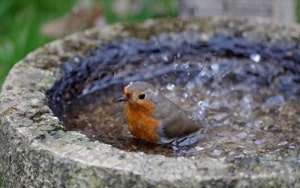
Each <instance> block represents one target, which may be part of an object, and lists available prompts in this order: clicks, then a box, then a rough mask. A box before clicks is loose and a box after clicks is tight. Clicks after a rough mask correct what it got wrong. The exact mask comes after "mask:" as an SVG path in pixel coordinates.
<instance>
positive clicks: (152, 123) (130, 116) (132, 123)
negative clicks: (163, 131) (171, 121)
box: [126, 105, 159, 143]
mask: <svg viewBox="0 0 300 188" xmlns="http://www.w3.org/2000/svg"><path fill="white" fill-rule="evenodd" d="M126 120H127V123H128V128H129V131H130V132H131V134H133V135H134V136H135V137H137V138H143V139H145V140H147V141H148V142H153V143H157V142H158V140H159V136H158V132H157V129H158V126H159V120H157V119H155V118H153V117H151V116H148V115H146V114H144V113H141V112H140V111H138V110H135V109H132V108H131V107H130V106H129V105H127V107H126Z"/></svg>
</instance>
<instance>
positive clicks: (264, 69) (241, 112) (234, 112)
mask: <svg viewBox="0 0 300 188" xmlns="http://www.w3.org/2000/svg"><path fill="white" fill-rule="evenodd" d="M174 35H175V34H174ZM188 36H189V35H186V34H185V35H184V37H188ZM172 37H174V36H172ZM193 37H195V38H201V37H196V36H195V35H193ZM172 40H174V42H173V43H171V42H170V38H169V37H167V35H164V36H160V37H153V38H152V39H150V40H149V41H148V42H147V41H146V42H145V41H143V42H140V41H139V40H130V39H128V40H126V41H123V42H119V43H117V44H115V43H114V45H112V44H110V45H107V46H104V47H102V49H101V50H100V51H96V52H93V53H94V54H96V55H95V56H93V57H91V58H90V59H89V58H85V57H78V58H76V60H74V61H75V62H76V64H72V62H71V63H69V64H68V63H67V64H66V67H65V70H66V72H67V73H66V75H65V77H63V78H62V80H63V82H62V83H58V84H57V85H56V88H55V89H54V90H53V91H52V92H53V93H52V95H51V97H52V98H51V100H53V101H54V103H55V105H54V106H56V107H57V106H59V105H57V104H62V106H61V108H59V109H55V110H54V112H55V113H56V114H57V115H58V117H59V118H60V120H62V121H63V123H64V125H65V126H66V127H67V129H68V130H75V131H79V132H81V133H82V134H85V135H87V136H88V137H89V138H91V139H92V140H97V141H100V142H104V143H106V144H110V145H112V146H114V147H117V148H120V149H123V150H126V151H132V152H135V151H142V152H145V153H149V154H163V155H167V156H178V155H184V156H193V157H205V156H209V157H214V158H219V157H224V156H225V157H226V156H228V157H236V158H239V157H244V156H247V155H256V154H260V153H270V154H272V153H277V152H281V151H284V150H288V149H295V148H296V146H298V145H300V140H299V138H298V137H299V135H300V130H299V128H298V127H297V125H299V119H300V118H299V117H300V114H299V112H300V100H299V93H300V86H299V85H300V84H299V75H300V73H299V70H300V69H299V70H298V69H296V68H297V67H299V65H298V64H295V62H296V61H298V60H297V59H294V60H291V57H290V56H289V58H290V59H288V60H289V64H282V62H283V61H281V60H284V61H287V60H286V59H285V56H284V53H282V54H276V56H275V55H274V57H276V58H277V59H274V58H273V56H272V53H273V52H272V50H270V49H269V51H268V53H267V52H266V51H264V50H263V49H261V50H260V51H259V52H255V53H253V50H251V53H249V52H248V51H247V48H249V49H252V48H254V47H256V46H255V45H256V44H253V43H249V42H247V41H246V42H245V41H244V39H242V38H237V39H236V40H235V42H237V43H238V41H239V40H240V41H241V42H242V43H243V45H244V47H245V49H243V50H244V51H241V49H235V48H236V47H235V45H230V44H231V43H232V41H231V40H230V37H229V39H228V37H224V36H223V37H222V36H217V37H215V38H211V39H209V40H208V42H207V43H205V44H202V43H201V44H200V43H199V44H198V43H195V44H193V41H194V40H188V41H189V43H188V44H189V45H191V46H189V48H187V47H186V45H187V43H184V38H181V39H178V40H176V37H175V38H174V39H172ZM225 43H226V44H228V45H224V44H225ZM170 44H172V45H170ZM199 45H200V46H202V48H198V47H199ZM119 46H122V47H121V48H120V47H119ZM197 46H198V47H197ZM237 46H238V45H237ZM258 46H259V45H258ZM266 48H267V47H266ZM199 49H201V50H202V51H199ZM197 50H198V51H197ZM235 50H236V51H235ZM296 50H299V49H295V51H296ZM237 55H238V56H237ZM272 58H273V59H272ZM295 58H296V56H295ZM278 59H279V60H278ZM299 61H300V60H299ZM299 61H298V62H299ZM133 64H134V66H133ZM78 65H80V66H79V67H77V66H78ZM103 67H105V68H107V69H105V70H104V69H103ZM293 67H294V68H295V69H293ZM85 71H86V72H85ZM88 71H91V72H88ZM297 71H298V72H297ZM77 76H78V77H77ZM135 80H146V81H148V82H151V83H153V84H154V85H155V86H157V88H158V89H159V90H160V92H161V93H162V94H163V95H166V96H168V97H169V98H170V100H172V101H173V102H174V103H176V104H177V105H179V106H181V107H182V108H184V109H186V110H189V111H191V112H193V117H195V118H199V119H201V120H202V129H201V131H199V133H197V134H194V135H191V136H190V137H189V138H184V139H181V140H178V141H176V142H173V143H170V144H167V145H156V144H150V143H147V142H145V141H142V140H137V139H135V138H133V137H132V135H131V134H130V133H129V131H128V129H127V124H126V120H125V114H124V106H123V104H121V103H116V99H117V98H118V97H120V96H121V95H122V91H123V86H124V85H126V84H128V83H129V82H131V81H135ZM297 80H298V81H297ZM77 96H80V97H77ZM72 97H73V98H72ZM53 108H54V107H53Z"/></svg>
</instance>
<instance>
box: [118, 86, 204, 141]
mask: <svg viewBox="0 0 300 188" xmlns="http://www.w3.org/2000/svg"><path fill="white" fill-rule="evenodd" d="M118 101H119V102H125V103H126V104H125V115H126V121H127V124H128V129H129V131H130V132H131V134H132V135H133V136H134V137H136V138H138V139H143V140H146V141H147V142H151V143H156V144H166V143H170V142H172V141H174V140H177V139H179V138H183V137H186V136H188V135H190V134H191V133H194V132H196V131H198V130H199V129H200V128H201V123H200V122H199V121H198V120H197V119H195V118H193V117H192V116H191V113H190V112H188V111H186V110H184V109H182V108H181V107H180V106H178V105H177V104H175V103H174V102H172V101H171V100H170V99H168V97H166V96H164V95H162V94H161V93H160V92H159V90H158V88H155V87H154V86H153V85H152V84H150V83H148V82H144V81H136V82H132V83H130V84H129V85H127V86H125V87H124V93H123V96H122V97H120V98H119V99H118Z"/></svg>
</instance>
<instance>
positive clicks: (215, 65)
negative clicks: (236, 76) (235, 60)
mask: <svg viewBox="0 0 300 188" xmlns="http://www.w3.org/2000/svg"><path fill="white" fill-rule="evenodd" d="M210 67H211V69H212V70H213V71H214V72H218V71H219V69H220V66H219V65H218V64H216V63H213V64H212V65H211V66H210Z"/></svg>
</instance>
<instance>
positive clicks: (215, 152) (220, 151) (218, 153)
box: [211, 149, 222, 156]
mask: <svg viewBox="0 0 300 188" xmlns="http://www.w3.org/2000/svg"><path fill="white" fill-rule="evenodd" d="M221 154H222V150H218V149H215V150H214V151H213V152H211V155H213V156H220V155H221Z"/></svg>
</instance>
